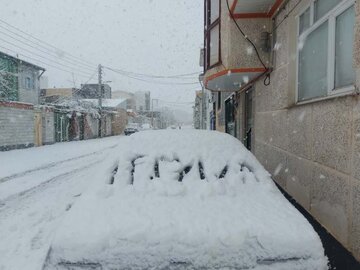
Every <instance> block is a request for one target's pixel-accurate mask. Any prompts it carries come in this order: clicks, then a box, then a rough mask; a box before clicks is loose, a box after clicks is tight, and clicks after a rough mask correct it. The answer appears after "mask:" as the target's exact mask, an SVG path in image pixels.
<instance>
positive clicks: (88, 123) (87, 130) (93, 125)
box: [84, 114, 99, 140]
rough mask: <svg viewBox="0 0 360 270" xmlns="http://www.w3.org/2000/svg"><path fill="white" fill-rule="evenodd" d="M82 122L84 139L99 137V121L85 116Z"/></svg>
mask: <svg viewBox="0 0 360 270" xmlns="http://www.w3.org/2000/svg"><path fill="white" fill-rule="evenodd" d="M84 122H85V123H84V125H85V126H84V139H85V140H87V139H93V138H97V137H98V135H99V119H97V118H94V117H92V116H91V115H90V114H86V116H85V120H84Z"/></svg>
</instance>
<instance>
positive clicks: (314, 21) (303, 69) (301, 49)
mask: <svg viewBox="0 0 360 270" xmlns="http://www.w3.org/2000/svg"><path fill="white" fill-rule="evenodd" d="M326 1H327V0H315V1H313V2H312V3H311V4H310V5H309V7H308V8H307V9H305V10H304V11H303V13H302V14H300V16H299V17H298V31H299V32H298V34H299V37H298V72H297V78H298V79H297V93H298V94H297V100H298V101H305V100H309V99H313V98H320V97H325V96H327V95H333V94H336V93H343V92H345V91H350V90H352V89H353V87H352V86H353V84H354V81H355V71H354V69H353V67H352V57H353V39H354V37H353V31H351V30H350V31H349V29H353V27H354V23H355V19H354V17H355V15H354V1H346V0H343V1H342V0H336V1H333V0H330V1H328V2H326ZM340 3H342V5H340ZM325 23H326V25H327V27H326V29H324V25H325ZM316 47H318V48H326V49H325V50H318V49H316ZM319 63H321V64H319Z"/></svg>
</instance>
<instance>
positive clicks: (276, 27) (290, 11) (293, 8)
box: [271, 0, 302, 34]
mask: <svg viewBox="0 0 360 270" xmlns="http://www.w3.org/2000/svg"><path fill="white" fill-rule="evenodd" d="M301 1H302V0H299V1H298V2H297V3H296V4H295V5H294V6H293V7H292V9H290V10H289V12H288V13H287V14H286V15H285V16H284V18H283V19H282V20H281V21H280V22H279V24H278V25H276V26H275V27H274V29H273V30H272V32H271V34H274V32H275V31H276V29H278V27H279V26H280V25H281V24H282V23H283V22H284V21H285V20H286V19H287V18H288V17H289V15H290V14H291V13H292V12H293V11H294V10H295V9H296V8H297V6H298V5H299V4H300V3H301Z"/></svg>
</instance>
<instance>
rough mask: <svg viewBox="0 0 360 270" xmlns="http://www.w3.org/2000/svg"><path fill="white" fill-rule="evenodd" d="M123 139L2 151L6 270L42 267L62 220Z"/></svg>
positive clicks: (0, 260)
mask: <svg viewBox="0 0 360 270" xmlns="http://www.w3.org/2000/svg"><path fill="white" fill-rule="evenodd" d="M119 141H121V137H113V138H106V139H101V140H91V141H86V142H73V143H69V144H57V145H52V146H46V147H40V148H32V149H26V150H18V151H12V152H3V153H0V161H1V163H0V165H1V169H2V170H1V173H0V254H1V256H0V269H1V270H10V269H14V270H18V269H29V270H38V269H41V268H42V264H43V261H44V259H45V257H46V255H47V252H48V249H49V246H50V243H51V240H52V237H53V236H54V231H55V230H56V228H57V227H58V226H59V225H60V224H61V220H62V217H63V216H64V214H65V213H66V211H67V210H69V209H70V208H71V206H72V204H74V203H75V202H76V200H77V199H78V198H79V197H80V196H81V193H82V192H83V191H84V190H85V189H86V188H87V186H88V184H89V181H93V180H94V179H96V176H99V177H101V174H102V172H104V173H105V170H106V168H107V167H108V166H111V165H112V163H111V157H114V155H111V153H112V152H113V151H115V147H116V145H117V144H118V142H119ZM51 154H52V155H51ZM31 156H32V157H33V158H32V160H29V162H27V161H26V158H27V157H31ZM35 157H36V158H35ZM13 162H15V164H13ZM29 163H30V165H29ZM5 166H6V167H5ZM3 168H4V170H3ZM5 172H6V173H5ZM105 177H106V175H104V179H105Z"/></svg>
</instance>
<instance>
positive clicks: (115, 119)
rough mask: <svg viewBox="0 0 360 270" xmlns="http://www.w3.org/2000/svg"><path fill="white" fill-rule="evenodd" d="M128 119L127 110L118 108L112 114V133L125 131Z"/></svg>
mask: <svg viewBox="0 0 360 270" xmlns="http://www.w3.org/2000/svg"><path fill="white" fill-rule="evenodd" d="M127 119H128V116H127V113H126V110H122V109H118V110H117V113H116V114H113V115H112V127H111V133H112V135H121V134H122V133H123V132H124V129H125V126H126V124H127Z"/></svg>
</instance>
